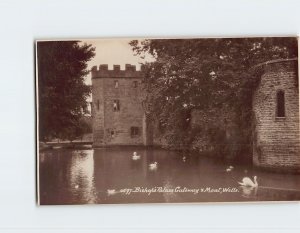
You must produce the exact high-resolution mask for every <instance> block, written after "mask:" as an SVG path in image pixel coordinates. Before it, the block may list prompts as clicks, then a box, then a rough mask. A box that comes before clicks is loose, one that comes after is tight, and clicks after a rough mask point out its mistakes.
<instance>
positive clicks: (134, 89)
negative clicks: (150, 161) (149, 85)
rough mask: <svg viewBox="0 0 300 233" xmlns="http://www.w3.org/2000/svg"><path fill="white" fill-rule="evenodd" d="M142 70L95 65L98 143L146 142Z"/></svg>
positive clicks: (96, 136) (135, 143)
mask: <svg viewBox="0 0 300 233" xmlns="http://www.w3.org/2000/svg"><path fill="white" fill-rule="evenodd" d="M141 80H142V75H141V71H137V70H136V67H135V66H134V65H130V64H126V65H125V70H121V68H120V65H114V66H113V70H109V69H108V65H107V64H102V65H100V66H99V69H97V67H96V66H94V67H93V68H92V98H93V104H92V117H93V136H94V147H99V146H107V145H146V144H147V138H146V134H145V131H146V128H147V127H146V122H145V115H144V110H143V107H142V104H141V91H142V88H141Z"/></svg>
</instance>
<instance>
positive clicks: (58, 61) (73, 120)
mask: <svg viewBox="0 0 300 233" xmlns="http://www.w3.org/2000/svg"><path fill="white" fill-rule="evenodd" d="M36 49H37V66H38V67H37V68H38V114H39V137H40V139H41V140H45V139H47V138H51V137H58V138H64V137H66V136H67V135H68V134H69V132H73V131H76V127H77V126H78V125H79V124H78V122H79V120H80V118H81V117H82V115H83V113H84V112H83V109H86V105H87V101H86V100H87V98H88V96H89V94H90V91H91V90H90V87H89V86H87V85H86V84H85V82H84V77H85V76H86V75H87V74H88V72H89V70H87V62H88V61H89V60H90V59H91V58H92V57H94V55H95V53H94V51H95V48H93V47H92V46H91V45H87V44H83V45H82V44H80V42H79V41H41V42H37V48H36Z"/></svg>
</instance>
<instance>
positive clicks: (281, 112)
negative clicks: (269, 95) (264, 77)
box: [276, 90, 285, 117]
mask: <svg viewBox="0 0 300 233" xmlns="http://www.w3.org/2000/svg"><path fill="white" fill-rule="evenodd" d="M276 117H285V100H284V91H282V90H280V91H278V92H277V114H276Z"/></svg>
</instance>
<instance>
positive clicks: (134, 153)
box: [132, 152, 141, 160]
mask: <svg viewBox="0 0 300 233" xmlns="http://www.w3.org/2000/svg"><path fill="white" fill-rule="evenodd" d="M140 158H141V156H140V155H138V154H137V153H136V152H133V156H132V160H139V159H140Z"/></svg>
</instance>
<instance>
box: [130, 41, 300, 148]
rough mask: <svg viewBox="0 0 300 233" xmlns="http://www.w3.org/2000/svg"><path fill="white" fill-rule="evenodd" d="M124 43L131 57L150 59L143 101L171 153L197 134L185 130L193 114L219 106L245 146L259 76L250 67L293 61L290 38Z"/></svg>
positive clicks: (219, 134)
mask: <svg viewBox="0 0 300 233" xmlns="http://www.w3.org/2000/svg"><path fill="white" fill-rule="evenodd" d="M130 44H131V46H132V48H133V50H134V51H135V52H136V54H138V55H140V56H144V54H145V53H150V54H151V55H152V56H154V57H155V58H156V60H155V61H154V62H151V63H145V65H144V67H143V71H144V84H145V85H144V86H145V93H146V95H145V96H144V102H145V103H146V104H145V105H147V111H148V114H149V116H150V117H152V119H153V120H156V121H158V122H159V125H160V126H161V128H162V132H164V134H165V135H167V139H169V140H168V143H169V145H170V146H171V147H177V148H178V147H186V146H187V145H188V144H190V143H191V142H192V141H193V137H195V136H196V135H197V133H195V132H193V129H191V127H190V126H189V122H190V113H191V111H192V110H193V109H199V110H206V111H207V112H209V111H208V110H209V109H214V108H217V109H220V110H222V108H223V107H224V105H225V104H226V105H228V106H229V108H230V109H232V110H233V111H234V112H236V113H237V114H236V122H237V123H238V124H239V126H240V130H241V137H242V139H241V140H242V142H240V143H244V144H246V143H249V141H250V138H251V124H250V123H249V122H251V117H252V114H251V109H252V94H253V91H254V90H255V88H256V87H257V85H258V84H259V75H257V74H254V73H253V72H251V71H250V70H251V69H250V68H251V67H253V66H254V65H256V64H258V63H261V62H265V61H267V60H272V59H279V58H291V57H297V40H296V38H279V37H278V38H218V39H158V40H156V39H155V40H143V41H137V40H133V41H131V42H130ZM220 114H222V113H221V112H220ZM208 124H211V122H208ZM205 129H206V132H204V130H205ZM197 132H199V133H200V132H201V133H207V134H210V135H211V138H212V140H214V139H215V138H217V140H218V141H222V138H221V137H222V135H224V132H222V129H218V127H216V126H215V125H213V124H212V127H211V128H209V127H204V126H203V128H202V129H198V130H197ZM216 135H217V136H216ZM223 137H224V136H223ZM183 144H184V145H183Z"/></svg>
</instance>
